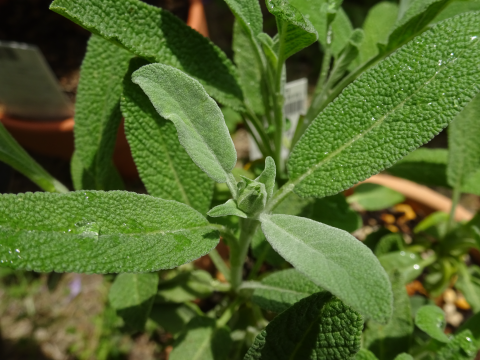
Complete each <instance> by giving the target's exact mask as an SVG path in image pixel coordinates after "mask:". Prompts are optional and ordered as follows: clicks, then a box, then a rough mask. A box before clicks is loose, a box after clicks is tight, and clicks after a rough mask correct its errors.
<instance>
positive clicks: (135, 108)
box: [121, 58, 213, 214]
mask: <svg viewBox="0 0 480 360" xmlns="http://www.w3.org/2000/svg"><path fill="white" fill-rule="evenodd" d="M145 63H146V62H145V61H144V60H142V59H139V58H135V59H132V61H131V63H130V69H129V71H128V73H127V75H126V76H125V80H124V85H123V86H124V91H123V96H122V104H121V105H122V113H123V116H125V133H126V135H127V139H128V142H129V145H130V149H131V151H132V155H133V159H134V160H135V164H136V165H137V169H138V172H139V173H140V177H141V178H142V181H143V183H144V184H145V187H146V188H147V190H148V193H149V194H150V195H153V196H157V197H160V198H162V199H166V200H176V201H180V202H183V203H185V204H187V205H190V206H191V207H193V208H194V209H195V210H197V211H199V212H201V213H202V214H205V213H206V212H207V211H208V209H209V208H210V203H211V201H212V195H213V182H212V181H211V180H210V179H209V178H208V176H207V175H206V174H205V173H204V172H203V171H202V170H201V169H200V168H199V167H198V166H197V165H195V163H194V162H193V161H192V160H191V159H190V156H189V155H188V154H187V152H186V151H185V149H184V148H183V147H182V146H181V145H180V143H179V141H178V136H177V130H176V129H175V125H174V124H173V123H172V122H171V121H167V120H165V119H164V118H162V117H161V116H160V115H158V113H157V111H156V110H155V108H154V107H153V105H152V103H151V102H150V100H149V99H148V97H147V96H146V95H145V94H144V92H143V91H142V89H141V88H140V87H139V86H138V85H137V84H134V83H132V81H131V79H130V78H131V74H132V73H133V72H134V71H135V70H137V69H138V68H139V67H141V66H142V65H145Z"/></svg>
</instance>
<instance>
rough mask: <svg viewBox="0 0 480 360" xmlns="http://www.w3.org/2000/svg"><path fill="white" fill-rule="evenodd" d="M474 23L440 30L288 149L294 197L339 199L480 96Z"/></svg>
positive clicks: (355, 90) (461, 21) (376, 71)
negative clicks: (337, 197)
mask: <svg viewBox="0 0 480 360" xmlns="http://www.w3.org/2000/svg"><path fill="white" fill-rule="evenodd" d="M479 17H480V16H479V13H467V14H465V15H461V16H458V17H455V18H452V19H449V20H446V21H444V22H442V23H440V24H439V25H437V26H435V27H434V28H432V29H431V30H429V31H426V32H425V33H423V34H422V35H420V36H419V37H417V38H416V39H415V40H413V41H411V42H410V43H409V44H407V45H405V46H404V47H403V48H402V49H400V50H398V51H397V52H395V53H394V54H393V55H391V56H390V57H389V58H387V59H385V60H384V61H383V62H381V63H380V64H379V65H378V66H376V67H375V68H372V69H370V70H368V71H366V72H365V73H363V75H362V76H360V77H359V79H358V80H356V81H355V82H354V83H352V84H351V85H349V86H348V87H347V88H346V89H345V90H344V91H343V92H342V94H341V95H340V96H338V98H337V99H336V100H335V101H334V102H332V103H331V104H330V105H329V106H327V108H326V109H325V110H324V111H323V112H322V113H321V114H320V115H319V116H318V117H317V118H316V119H315V120H314V122H313V123H312V124H311V125H310V127H309V128H308V130H307V131H306V133H305V134H304V135H303V136H302V138H301V139H300V141H299V142H298V143H297V145H296V146H295V148H294V149H293V152H292V154H291V155H290V159H289V162H288V168H289V173H290V177H291V179H292V180H291V185H290V186H295V189H294V190H295V192H296V193H297V194H299V195H301V196H316V197H323V196H327V195H333V194H335V193H338V192H339V191H341V190H343V189H346V188H348V187H350V186H352V185H353V184H355V183H356V182H358V181H361V180H364V179H366V178H368V177H369V176H371V175H373V174H375V173H378V172H379V171H381V170H383V169H384V168H386V167H389V166H391V165H393V163H395V162H396V161H398V160H399V159H400V158H402V157H403V156H405V155H406V154H407V153H409V152H411V151H412V150H414V149H415V148H417V147H418V146H420V145H421V144H423V143H425V142H427V141H428V140H430V139H431V138H432V137H433V136H434V135H436V134H437V133H438V132H440V131H441V130H442V129H443V128H444V127H445V126H447V125H448V123H449V121H450V120H452V119H453V118H454V117H455V115H457V114H458V113H459V112H460V111H461V109H462V108H463V107H464V106H465V105H466V104H467V103H468V101H470V99H471V98H472V97H473V96H475V94H476V93H477V92H478V86H477V84H478V82H479V81H480V72H478V69H477V67H478V58H480V49H479V47H478V45H477V44H478V40H479V39H478V36H480V22H479V21H478V20H479ZM413 134H415V135H413Z"/></svg>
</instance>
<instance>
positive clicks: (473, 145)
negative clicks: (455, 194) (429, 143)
mask: <svg viewBox="0 0 480 360" xmlns="http://www.w3.org/2000/svg"><path fill="white" fill-rule="evenodd" d="M479 117H480V96H476V97H475V98H474V99H473V100H472V101H471V102H470V103H469V104H467V106H465V108H464V109H463V110H462V112H461V113H460V114H458V116H457V117H456V118H455V120H453V122H452V123H451V124H450V126H449V127H448V149H449V151H448V155H449V156H448V166H447V180H448V183H449V184H450V185H451V186H452V187H453V188H455V189H457V188H458V189H461V188H462V186H463V185H464V184H465V183H466V180H467V179H468V178H469V177H470V176H472V175H473V174H474V173H475V172H476V171H477V170H478V169H480V141H478V139H479V138H480V121H478V119H479Z"/></svg>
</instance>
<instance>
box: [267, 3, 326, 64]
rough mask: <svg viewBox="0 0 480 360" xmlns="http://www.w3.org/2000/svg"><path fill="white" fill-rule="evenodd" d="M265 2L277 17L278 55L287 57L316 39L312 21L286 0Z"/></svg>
mask: <svg viewBox="0 0 480 360" xmlns="http://www.w3.org/2000/svg"><path fill="white" fill-rule="evenodd" d="M266 4H267V9H268V11H270V13H271V14H272V15H273V16H275V18H276V19H277V27H278V33H279V37H280V48H279V50H278V53H279V57H281V58H282V59H287V58H289V57H290V56H292V55H293V54H295V53H297V52H299V51H300V50H302V49H303V48H306V47H307V46H309V45H311V44H313V43H314V42H315V41H317V39H318V34H317V31H316V30H315V28H314V27H313V25H312V23H311V22H310V21H309V20H308V19H307V18H305V17H304V16H303V15H302V13H301V12H300V11H298V10H297V9H296V8H295V7H293V6H292V5H290V3H289V2H288V1H287V0H266Z"/></svg>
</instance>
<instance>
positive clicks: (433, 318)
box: [415, 305, 450, 343]
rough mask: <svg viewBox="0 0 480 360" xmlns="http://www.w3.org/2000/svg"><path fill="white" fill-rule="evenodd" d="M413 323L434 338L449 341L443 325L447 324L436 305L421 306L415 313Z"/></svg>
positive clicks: (442, 313)
mask: <svg viewBox="0 0 480 360" xmlns="http://www.w3.org/2000/svg"><path fill="white" fill-rule="evenodd" d="M415 325H417V326H418V327H419V328H420V329H421V330H423V331H424V332H426V333H427V334H428V335H429V336H430V337H432V338H434V339H435V340H438V341H440V342H444V343H447V342H449V341H450V340H449V338H448V336H447V335H446V334H445V333H444V330H445V326H446V325H447V321H446V320H445V314H444V312H443V310H442V309H440V308H439V307H438V306H435V305H426V306H422V307H421V308H420V309H419V310H418V311H417V314H416V315H415Z"/></svg>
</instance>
